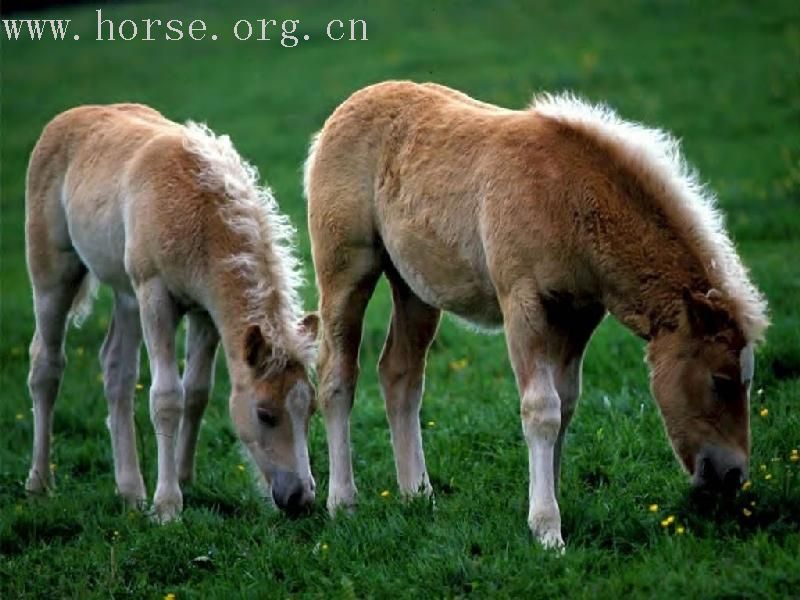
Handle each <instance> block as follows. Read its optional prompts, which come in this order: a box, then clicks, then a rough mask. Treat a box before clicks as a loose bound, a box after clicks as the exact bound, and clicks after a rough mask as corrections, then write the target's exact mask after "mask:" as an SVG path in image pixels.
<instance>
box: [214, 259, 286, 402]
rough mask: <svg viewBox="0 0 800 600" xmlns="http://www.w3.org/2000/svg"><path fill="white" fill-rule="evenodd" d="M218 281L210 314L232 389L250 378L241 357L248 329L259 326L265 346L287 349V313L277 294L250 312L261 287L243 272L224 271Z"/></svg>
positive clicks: (268, 296) (266, 297)
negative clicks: (219, 341)
mask: <svg viewBox="0 0 800 600" xmlns="http://www.w3.org/2000/svg"><path fill="white" fill-rule="evenodd" d="M217 281H218V285H217V289H216V290H215V293H214V294H213V296H214V302H213V304H214V306H213V307H210V309H209V312H210V313H211V315H212V318H213V320H214V323H215V324H216V327H217V330H218V331H219V334H220V339H221V341H222V346H223V349H224V352H225V358H226V361H227V363H228V370H229V372H230V377H231V384H232V385H234V386H235V385H236V384H237V383H238V382H240V381H247V380H249V377H250V375H249V372H250V367H249V366H248V365H247V363H246V361H245V357H244V340H245V334H246V331H247V329H248V328H249V327H250V326H252V325H258V326H259V327H260V328H261V331H262V333H263V334H264V336H265V338H266V341H267V343H268V344H270V345H272V346H273V347H274V348H275V349H277V350H278V351H286V350H287V348H286V347H285V345H286V339H285V337H286V334H287V324H286V323H284V320H285V313H286V311H285V310H284V307H283V306H282V303H281V298H280V297H279V295H278V294H277V293H271V294H268V295H266V296H265V297H264V301H263V302H262V303H261V306H259V310H257V311H256V310H253V307H252V304H253V302H252V299H251V296H252V295H254V294H256V293H257V291H258V290H259V289H260V288H261V284H260V283H259V282H257V281H253V280H252V277H248V276H247V275H246V274H244V273H241V272H231V271H227V272H223V273H222V274H221V275H220V276H219V277H218V278H217Z"/></svg>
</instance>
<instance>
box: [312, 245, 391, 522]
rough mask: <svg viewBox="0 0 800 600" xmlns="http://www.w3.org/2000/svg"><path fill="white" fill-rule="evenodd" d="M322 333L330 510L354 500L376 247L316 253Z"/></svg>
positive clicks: (321, 400) (322, 394)
mask: <svg viewBox="0 0 800 600" xmlns="http://www.w3.org/2000/svg"><path fill="white" fill-rule="evenodd" d="M315 266H316V269H317V281H318V283H319V293H320V318H321V321H322V338H321V341H320V350H319V368H318V373H319V403H320V406H321V408H322V412H323V414H324V417H325V430H326V435H327V438H328V457H329V460H330V475H329V487H328V502H327V507H328V511H329V512H331V514H333V513H335V512H336V509H337V508H339V507H345V508H348V507H352V506H353V505H354V504H355V498H356V493H357V492H356V485H355V480H354V479H353V462H352V457H351V453H350V411H351V410H352V408H353V396H354V393H355V386H356V379H357V378H358V352H359V346H360V343H361V329H362V320H363V318H364V311H365V309H366V307H367V303H368V302H369V298H370V296H371V295H372V292H373V290H374V289H375V283H376V282H377V280H378V277H379V276H380V273H381V265H380V258H379V256H378V255H377V253H376V252H375V249H374V248H372V247H358V248H353V247H339V248H338V249H337V250H336V251H335V255H325V256H320V254H319V253H317V254H315Z"/></svg>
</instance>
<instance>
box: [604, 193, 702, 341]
mask: <svg viewBox="0 0 800 600" xmlns="http://www.w3.org/2000/svg"><path fill="white" fill-rule="evenodd" d="M625 202H626V199H625V198H622V199H620V205H619V207H618V208H619V211H614V214H616V215H623V217H622V218H621V219H619V218H618V221H619V222H618V223H617V224H614V223H612V224H611V225H610V228H611V231H610V232H609V234H606V235H607V237H608V239H610V240H613V241H612V242H611V243H610V244H609V243H608V242H606V243H605V244H603V245H602V248H603V250H602V251H601V253H600V257H599V258H600V260H599V261H598V262H599V263H600V264H604V265H610V266H609V267H607V268H605V269H601V272H602V276H601V280H602V283H601V287H602V288H603V296H604V303H605V306H606V308H607V309H608V310H609V312H610V313H611V314H613V315H614V316H615V317H616V318H617V319H618V320H619V321H620V322H622V323H623V324H624V325H626V326H627V327H628V328H629V329H631V330H632V331H633V332H634V333H636V334H637V335H638V336H639V337H642V338H644V339H646V340H650V339H652V338H653V337H654V336H656V335H657V334H658V333H659V332H660V331H661V330H664V329H666V330H668V331H674V330H675V329H676V328H677V326H678V320H679V318H680V315H681V311H682V310H683V290H684V288H686V287H688V288H689V289H690V290H702V291H704V292H705V291H708V290H709V289H710V288H711V287H713V286H712V284H711V282H710V280H709V278H708V274H707V271H706V268H705V267H704V265H703V259H702V258H701V257H700V256H698V254H697V252H696V251H695V250H694V249H693V248H692V247H691V245H690V244H689V243H688V242H686V241H685V240H684V239H683V238H682V237H681V236H680V235H677V234H676V232H675V231H674V230H672V229H670V227H669V225H667V226H666V228H665V225H664V224H663V222H662V223H659V222H658V221H657V220H656V219H653V220H652V221H648V220H647V219H646V218H645V217H643V218H642V223H641V227H636V228H631V226H630V222H629V221H628V219H629V218H630V212H631V209H630V207H627V212H626V206H625ZM639 214H640V215H641V214H642V213H639ZM615 225H618V226H616V227H615ZM643 245H644V246H643ZM643 247H644V248H645V252H642V248H643Z"/></svg>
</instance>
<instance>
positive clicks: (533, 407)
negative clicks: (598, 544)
mask: <svg viewBox="0 0 800 600" xmlns="http://www.w3.org/2000/svg"><path fill="white" fill-rule="evenodd" d="M526 300H527V301H524V302H519V303H518V304H517V303H513V304H509V305H507V306H504V320H505V333H506V341H507V344H508V351H509V355H510V358H511V363H512V366H513V368H514V374H515V376H516V379H517V386H518V388H519V393H520V398H521V410H520V412H521V416H522V431H523V433H524V435H525V442H526V443H527V445H528V458H529V477H530V483H529V498H530V504H529V510H528V525H529V526H530V528H531V531H532V532H533V534H534V535H535V536H536V537H537V539H538V540H539V541H540V542H541V544H542V545H543V546H544V547H545V548H561V547H563V546H564V541H563V539H562V538H561V513H560V512H559V509H558V501H557V500H556V483H555V474H554V464H555V460H554V459H555V447H556V441H557V439H558V435H559V431H560V429H561V400H560V398H559V396H558V392H557V391H556V386H555V381H554V372H555V364H554V363H555V361H553V360H552V359H551V358H550V357H549V356H548V350H549V348H550V347H552V346H553V345H554V344H552V343H548V340H547V333H548V331H547V327H546V323H545V322H544V316H543V312H540V311H539V310H538V308H539V307H538V306H537V305H536V302H535V301H531V300H530V299H529V298H527V299H526ZM555 345H556V346H557V344H555Z"/></svg>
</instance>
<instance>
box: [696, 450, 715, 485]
mask: <svg viewBox="0 0 800 600" xmlns="http://www.w3.org/2000/svg"><path fill="white" fill-rule="evenodd" d="M699 475H700V480H701V481H703V482H705V483H710V482H712V481H713V480H714V479H716V473H715V472H714V465H713V463H712V462H711V459H710V458H708V457H707V456H705V457H703V459H702V460H701V461H700V472H699Z"/></svg>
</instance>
